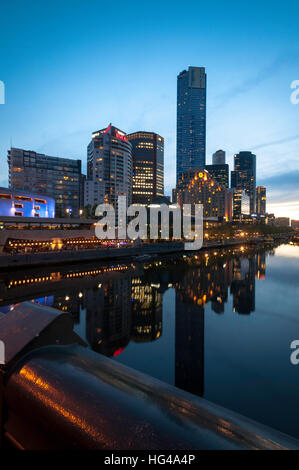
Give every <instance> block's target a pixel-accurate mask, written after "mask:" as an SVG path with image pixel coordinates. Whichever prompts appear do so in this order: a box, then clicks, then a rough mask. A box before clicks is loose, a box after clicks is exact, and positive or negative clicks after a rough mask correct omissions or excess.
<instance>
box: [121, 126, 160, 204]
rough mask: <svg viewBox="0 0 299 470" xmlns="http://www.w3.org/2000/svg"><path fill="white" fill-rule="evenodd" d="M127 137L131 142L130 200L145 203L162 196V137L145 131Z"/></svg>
mask: <svg viewBox="0 0 299 470" xmlns="http://www.w3.org/2000/svg"><path fill="white" fill-rule="evenodd" d="M127 137H128V140H129V142H131V144H132V159H133V189H132V202H133V203H135V204H145V205H147V204H150V203H151V202H152V201H154V200H155V199H156V198H157V197H159V196H164V139H163V137H161V136H160V135H158V134H155V133H154V132H145V131H141V132H134V133H133V134H128V136H127Z"/></svg>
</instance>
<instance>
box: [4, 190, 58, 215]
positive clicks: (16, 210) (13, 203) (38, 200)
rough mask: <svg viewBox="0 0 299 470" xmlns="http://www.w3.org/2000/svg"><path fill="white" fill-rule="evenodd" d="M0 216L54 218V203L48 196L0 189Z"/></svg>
mask: <svg viewBox="0 0 299 470" xmlns="http://www.w3.org/2000/svg"><path fill="white" fill-rule="evenodd" d="M0 216H8V217H49V218H52V217H55V201H54V199H53V198H51V197H49V196H44V195H41V194H36V193H32V192H27V191H21V190H17V189H7V188H0Z"/></svg>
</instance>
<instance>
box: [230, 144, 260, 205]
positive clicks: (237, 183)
mask: <svg viewBox="0 0 299 470" xmlns="http://www.w3.org/2000/svg"><path fill="white" fill-rule="evenodd" d="M231 187H232V188H236V189H239V190H242V189H243V190H244V191H246V193H247V194H248V195H249V197H250V213H251V214H254V213H255V211H256V155H254V154H253V153H251V152H239V153H237V154H235V156H234V171H232V172H231Z"/></svg>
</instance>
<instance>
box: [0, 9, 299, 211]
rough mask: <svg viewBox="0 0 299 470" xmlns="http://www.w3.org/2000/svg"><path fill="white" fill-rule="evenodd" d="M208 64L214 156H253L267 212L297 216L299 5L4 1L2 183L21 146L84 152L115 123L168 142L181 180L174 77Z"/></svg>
mask: <svg viewBox="0 0 299 470" xmlns="http://www.w3.org/2000/svg"><path fill="white" fill-rule="evenodd" d="M189 65H193V66H204V67H206V72H207V77H208V93H207V103H208V104H207V163H210V162H211V158H212V153H213V152H214V151H215V150H217V149H220V148H221V149H224V150H226V152H227V160H228V163H229V164H230V169H232V163H233V155H234V153H236V152H238V151H240V150H252V151H254V152H255V153H256V155H257V184H265V185H266V186H267V189H268V195H267V196H268V204H267V209H268V211H269V212H273V211H274V212H275V214H276V215H277V216H282V215H286V216H289V217H291V218H296V219H299V184H298V183H299V151H298V148H299V104H298V105H295V104H292V103H291V100H290V95H291V92H292V90H291V87H290V86H291V82H293V81H294V80H299V3H298V1H288V0H286V1H284V2H281V1H277V0H271V1H269V0H259V1H255V0H251V1H246V0H243V1H242V2H240V1H229V0H228V1H222V0H221V1H217V0H216V1H213V2H207V1H204V2H203V1H200V0H197V1H186V2H182V1H180V2H177V1H174V0H172V1H167V0H166V1H165V0H164V1H163V0H160V1H155V0H152V1H151V2H147V1H140V2H136V1H130V0H128V1H127V2H123V1H122V2H120V1H118V0H114V1H113V2H109V1H105V2H104V1H101V0H85V1H81V0H59V1H58V0H1V3H0V80H1V81H3V82H4V83H5V92H6V93H5V104H4V105H0V171H1V176H0V185H2V186H3V185H5V186H6V185H7V150H8V148H9V147H10V145H11V144H12V145H13V146H15V147H21V148H25V149H30V150H35V151H38V152H43V153H47V154H49V155H54V156H64V157H69V158H80V159H82V162H83V169H84V170H85V168H86V146H87V144H88V142H89V141H90V138H91V132H92V131H95V130H98V129H101V128H103V127H105V126H107V125H108V124H109V123H110V122H112V123H113V125H115V126H117V127H119V128H120V129H122V130H124V131H126V132H133V131H137V130H149V131H154V132H157V133H159V134H161V135H162V136H163V137H164V138H165V193H166V194H170V193H171V189H172V188H173V187H174V185H175V166H176V163H175V162H176V150H175V147H176V145H175V143H176V77H177V75H178V73H179V72H181V71H182V70H184V69H186V68H187V67H188V66H189Z"/></svg>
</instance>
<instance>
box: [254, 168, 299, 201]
mask: <svg viewBox="0 0 299 470" xmlns="http://www.w3.org/2000/svg"><path fill="white" fill-rule="evenodd" d="M259 184H261V185H263V186H266V187H267V188H271V189H272V190H281V189H283V190H285V189H288V190H292V191H296V192H299V170H293V171H289V172H285V173H278V174H276V175H273V176H268V177H266V178H261V179H260V181H259ZM289 196H291V194H290V195H289Z"/></svg>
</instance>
